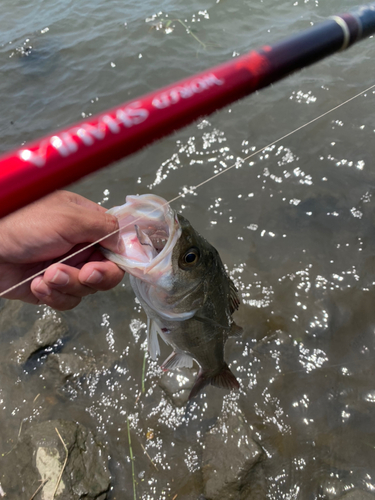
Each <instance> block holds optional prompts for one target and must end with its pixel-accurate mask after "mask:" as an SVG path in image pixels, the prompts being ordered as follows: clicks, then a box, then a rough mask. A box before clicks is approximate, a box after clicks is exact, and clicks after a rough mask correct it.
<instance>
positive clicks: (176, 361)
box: [161, 351, 193, 370]
mask: <svg viewBox="0 0 375 500" xmlns="http://www.w3.org/2000/svg"><path fill="white" fill-rule="evenodd" d="M184 366H186V368H191V367H192V366H193V358H192V357H191V356H189V354H185V353H184V352H174V351H173V352H172V354H171V355H170V356H168V358H167V359H166V360H165V361H164V363H163V364H162V365H161V367H162V369H163V370H174V369H175V368H182V367H184Z"/></svg>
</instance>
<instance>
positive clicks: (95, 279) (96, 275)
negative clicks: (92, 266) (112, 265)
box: [86, 270, 103, 285]
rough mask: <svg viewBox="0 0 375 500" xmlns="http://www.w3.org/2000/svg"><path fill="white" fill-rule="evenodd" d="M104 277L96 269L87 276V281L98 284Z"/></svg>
mask: <svg viewBox="0 0 375 500" xmlns="http://www.w3.org/2000/svg"><path fill="white" fill-rule="evenodd" d="M102 279H103V275H102V273H100V272H99V271H96V270H95V271H93V272H92V273H91V274H90V276H89V277H88V278H87V280H86V283H89V284H90V285H96V284H97V283H100V282H101V281H102Z"/></svg>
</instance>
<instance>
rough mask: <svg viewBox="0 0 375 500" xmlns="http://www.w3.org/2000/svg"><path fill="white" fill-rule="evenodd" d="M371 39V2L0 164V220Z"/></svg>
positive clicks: (374, 22) (374, 21)
mask: <svg viewBox="0 0 375 500" xmlns="http://www.w3.org/2000/svg"><path fill="white" fill-rule="evenodd" d="M373 33H375V3H372V4H369V5H365V6H362V7H359V8H357V9H356V10H354V11H353V12H351V13H347V14H343V15H339V16H332V17H331V18H330V19H328V20H327V21H325V22H323V23H321V24H318V25H317V26H314V27H313V28H310V29H309V30H306V31H303V32H301V33H298V34H297V35H294V36H292V37H290V38H286V39H285V40H282V41H281V42H278V43H275V44H273V45H266V46H264V47H261V48H260V49H258V50H253V51H251V52H249V53H248V54H246V55H244V56H241V57H238V58H236V59H233V60H231V61H230V62H227V63H224V64H221V65H219V66H216V67H214V68H211V69H209V70H207V71H204V72H203V73H199V74H196V75H194V76H192V77H190V78H186V79H184V80H181V81H179V82H177V83H173V84H172V85H169V86H167V87H164V88H162V89H159V90H157V91H155V92H151V93H150V94H147V95H144V96H142V97H139V98H138V99H135V100H133V101H129V102H127V103H125V104H122V105H121V106H119V107H116V108H113V109H111V110H109V111H107V112H104V113H101V114H99V115H97V116H95V117H92V118H90V120H85V121H82V122H80V123H78V124H75V125H72V126H70V127H68V128H66V129H64V130H60V131H58V132H55V133H54V134H52V135H49V136H46V137H44V138H42V139H40V140H38V141H35V142H32V143H30V144H26V145H25V146H23V147H22V148H21V149H18V150H15V151H12V152H10V153H8V154H6V155H4V156H2V157H0V200H1V204H0V217H2V216H4V215H7V214H9V213H10V212H12V211H13V210H16V209H18V208H21V207H22V206H24V205H26V204H28V203H30V202H32V201H34V200H36V199H38V198H40V197H42V196H44V195H46V194H48V193H50V192H51V191H54V190H55V189H58V188H61V187H63V186H66V185H67V184H70V183H72V182H74V181H77V180H78V179H80V178H81V177H83V176H85V175H87V174H89V173H91V172H94V171H95V170H98V169H99V168H102V167H104V166H106V165H108V164H109V163H112V162H114V161H116V160H119V159H120V158H123V157H124V156H127V155H129V154H131V153H134V152H135V151H137V150H139V149H141V148H142V147H144V146H145V145H147V144H149V143H151V142H153V141H155V140H156V139H159V138H161V137H163V136H165V135H167V134H170V133H171V132H173V131H174V130H176V129H178V128H180V127H183V126H184V125H187V124H188V123H190V122H192V121H193V120H195V119H196V118H198V117H200V116H202V115H207V114H209V113H212V112H213V111H215V110H217V109H219V108H221V107H223V106H225V105H227V104H229V103H231V102H233V101H236V100H238V99H240V98H242V97H244V96H246V95H248V94H251V93H252V92H255V91H256V90H259V89H261V88H263V87H266V86H267V85H269V84H271V83H273V82H276V81H278V80H280V79H281V78H284V77H285V76H287V75H289V74H290V73H292V72H294V71H296V70H298V69H301V68H303V67H305V66H308V65H310V64H313V63H315V62H317V61H319V60H320V59H322V58H324V57H326V56H329V55H331V54H333V53H334V52H337V51H340V50H344V49H347V48H348V47H350V46H351V45H353V44H354V43H356V42H358V41H359V40H362V39H363V38H366V37H368V36H370V35H371V34H373Z"/></svg>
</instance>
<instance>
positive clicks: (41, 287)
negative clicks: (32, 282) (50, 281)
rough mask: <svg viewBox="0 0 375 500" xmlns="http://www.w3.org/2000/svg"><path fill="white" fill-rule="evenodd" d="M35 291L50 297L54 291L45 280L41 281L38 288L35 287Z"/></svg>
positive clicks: (42, 295)
mask: <svg viewBox="0 0 375 500" xmlns="http://www.w3.org/2000/svg"><path fill="white" fill-rule="evenodd" d="M35 292H36V293H37V294H38V295H39V296H41V297H49V296H50V295H51V293H52V290H51V289H50V288H49V286H47V285H46V284H45V283H44V281H41V282H40V283H39V284H38V285H37V287H36V289H35Z"/></svg>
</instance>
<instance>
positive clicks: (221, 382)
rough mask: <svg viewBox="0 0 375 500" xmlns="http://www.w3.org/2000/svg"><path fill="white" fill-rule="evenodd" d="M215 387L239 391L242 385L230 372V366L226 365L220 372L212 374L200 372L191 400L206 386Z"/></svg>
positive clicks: (190, 395)
mask: <svg viewBox="0 0 375 500" xmlns="http://www.w3.org/2000/svg"><path fill="white" fill-rule="evenodd" d="M209 384H211V385H214V386H215V387H221V388H223V389H236V390H237V389H239V388H240V384H239V383H238V380H237V379H236V377H235V376H234V375H233V373H232V372H231V371H230V369H229V367H228V365H227V364H226V363H224V365H223V367H222V368H221V370H220V371H218V372H216V373H214V374H210V373H208V372H206V371H204V370H202V369H201V370H200V371H199V374H198V377H197V380H196V381H195V384H194V385H193V388H192V390H191V392H190V394H189V400H190V399H193V398H195V396H196V395H197V394H198V393H199V392H200V391H201V390H202V389H203V388H204V387H206V385H209Z"/></svg>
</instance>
